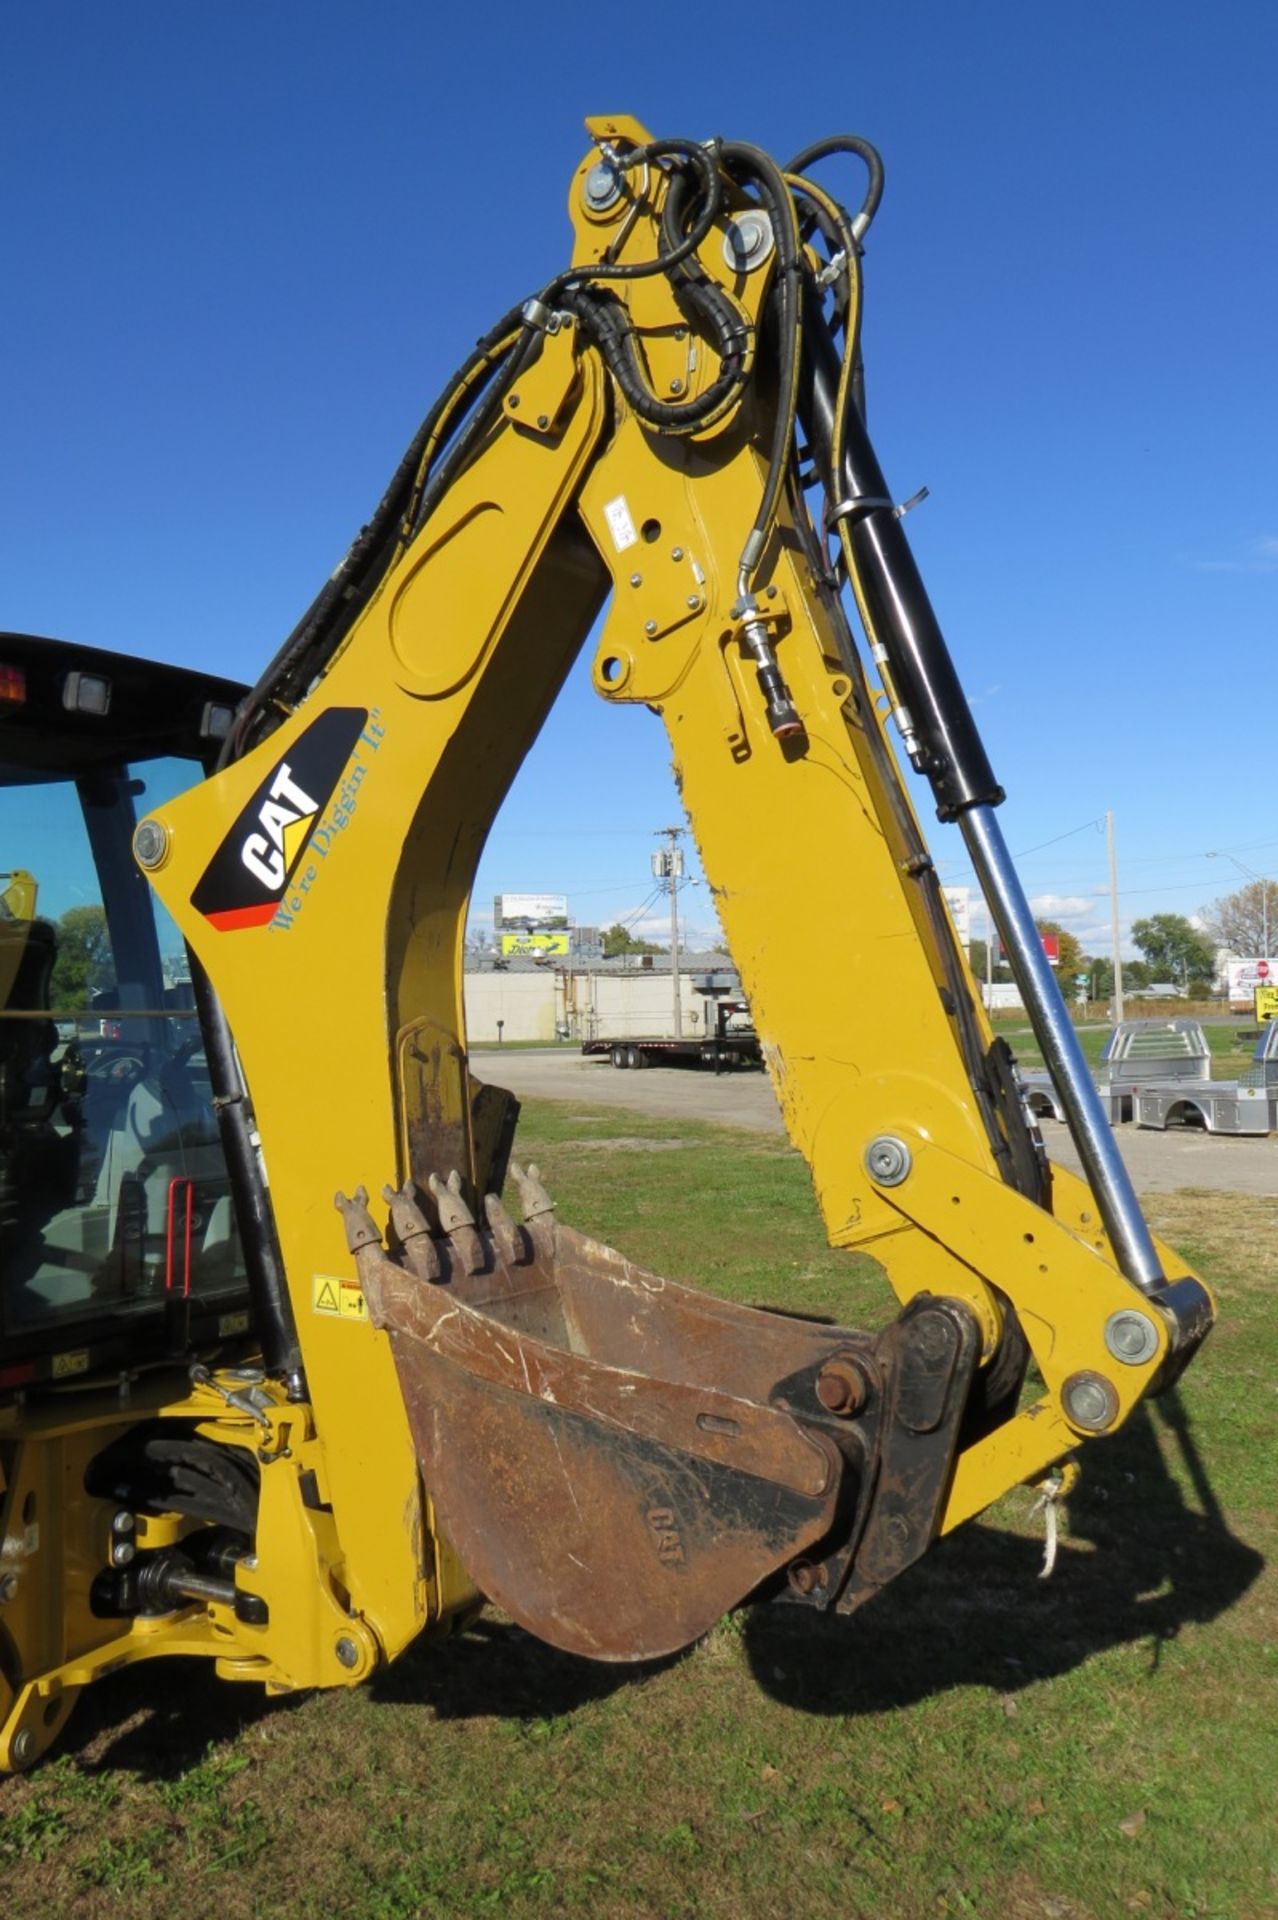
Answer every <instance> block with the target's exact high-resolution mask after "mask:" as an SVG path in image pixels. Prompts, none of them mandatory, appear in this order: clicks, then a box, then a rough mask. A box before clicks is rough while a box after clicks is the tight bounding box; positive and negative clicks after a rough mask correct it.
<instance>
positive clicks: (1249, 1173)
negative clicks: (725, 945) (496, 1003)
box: [475, 1047, 1278, 1196]
mask: <svg viewBox="0 0 1278 1920" xmlns="http://www.w3.org/2000/svg"><path fill="white" fill-rule="evenodd" d="M475 1072H476V1074H477V1075H478V1076H479V1078H480V1079H481V1080H494V1081H496V1082H497V1083H498V1084H499V1085H501V1086H505V1087H509V1088H510V1090H511V1092H512V1093H517V1094H519V1095H521V1096H527V1097H528V1098H538V1099H543V1100H581V1101H583V1102H591V1103H593V1104H594V1105H596V1106H609V1107H629V1108H631V1109H632V1111H634V1112H637V1113H656V1114H666V1115H668V1116H669V1117H670V1118H671V1119H672V1120H679V1119H684V1120H714V1121H718V1122H720V1123H721V1124H722V1125H724V1126H730V1127H747V1128H749V1129H751V1130H752V1131H754V1132H758V1133H780V1132H781V1130H782V1128H781V1115H780V1113H779V1111H778V1109H777V1103H776V1099H775V1097H774V1095H773V1092H772V1082H771V1081H770V1080H769V1079H768V1077H767V1075H766V1074H764V1073H725V1074H722V1075H719V1076H716V1075H714V1074H712V1073H702V1072H698V1071H697V1070H696V1069H695V1068H684V1067H650V1068H648V1069H647V1070H646V1071H645V1072H643V1073H618V1072H617V1070H616V1069H615V1067H613V1066H612V1064H611V1062H610V1061H609V1060H607V1059H606V1058H603V1059H589V1060H586V1059H583V1058H582V1056H581V1054H579V1053H578V1052H576V1050H575V1049H571V1048H568V1047H547V1048H546V1049H545V1050H544V1051H543V1050H542V1049H540V1048H527V1049H524V1048H511V1049H510V1050H509V1051H508V1052H507V1051H504V1050H500V1049H497V1048H476V1050H475ZM1043 1137H1044V1139H1045V1140H1046V1142H1047V1151H1048V1152H1049V1153H1050V1154H1051V1156H1052V1158H1053V1159H1054V1160H1059V1161H1060V1162H1061V1164H1062V1166H1067V1167H1073V1168H1075V1169H1076V1170H1077V1168H1078V1158H1077V1155H1076V1154H1075V1152H1074V1146H1073V1142H1072V1141H1071V1139H1070V1137H1069V1134H1068V1133H1067V1131H1066V1129H1065V1128H1064V1127H1063V1126H1062V1125H1061V1124H1060V1123H1059V1122H1058V1121H1055V1120H1045V1121H1044V1122H1043ZM1118 1141H1119V1146H1120V1148H1121V1150H1122V1155H1123V1158H1124V1160H1125V1161H1126V1162H1127V1165H1128V1168H1129V1169H1130V1171H1131V1176H1132V1180H1133V1182H1134V1183H1135V1185H1136V1188H1137V1190H1138V1192H1142V1193H1174V1192H1176V1191H1177V1190H1178V1189H1179V1188H1181V1187H1207V1188H1210V1189H1212V1190H1214V1191H1216V1192H1220V1193H1258V1194H1273V1195H1276V1196H1278V1135H1272V1136H1270V1137H1268V1138H1261V1139H1257V1140H1251V1139H1242V1138H1240V1139H1235V1140H1230V1139H1225V1138H1222V1137H1220V1136H1218V1135H1212V1134H1202V1133H1149V1132H1145V1131H1143V1130H1142V1129H1140V1128H1137V1127H1120V1128H1119V1129H1118Z"/></svg>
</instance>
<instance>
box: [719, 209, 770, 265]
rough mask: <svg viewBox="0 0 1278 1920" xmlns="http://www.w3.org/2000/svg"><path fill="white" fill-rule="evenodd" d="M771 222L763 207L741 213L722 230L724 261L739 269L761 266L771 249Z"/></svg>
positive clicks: (725, 263)
mask: <svg viewBox="0 0 1278 1920" xmlns="http://www.w3.org/2000/svg"><path fill="white" fill-rule="evenodd" d="M772 244H773V242H772V222H771V220H769V218H768V216H767V214H766V213H764V212H762V210H759V211H754V210H750V211H747V212H745V213H739V214H738V215H737V216H736V218H735V219H734V220H730V221H729V222H728V224H727V226H726V227H725V228H724V230H723V261H724V265H725V266H728V267H732V268H733V269H734V270H735V271H736V272H737V273H751V272H753V270H754V268H755V267H761V266H762V265H763V263H764V261H765V260H766V259H767V258H768V255H769V254H770V253H771V252H772Z"/></svg>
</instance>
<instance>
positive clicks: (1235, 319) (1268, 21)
mask: <svg viewBox="0 0 1278 1920" xmlns="http://www.w3.org/2000/svg"><path fill="white" fill-rule="evenodd" d="M441 12H442V10H437V9H433V8H427V7H423V6H413V7H410V6H397V5H387V6H377V5H375V4H370V5H366V6H362V7H355V6H336V5H330V4H324V0H311V3H310V4H306V5H303V4H301V0H278V3H275V4H272V0H259V3H258V4H256V5H254V6H252V7H250V6H248V5H245V4H240V0H227V3H226V4H223V5H221V6H219V7H217V8H205V9H201V10H198V11H197V10H196V9H193V8H176V7H173V6H171V5H169V6H164V7H161V6H159V5H154V4H147V3H146V0H139V3H138V4H130V5H128V6H126V7H121V8H114V9H107V8H103V7H100V6H94V7H90V6H88V5H85V4H81V0H71V4H65V5H60V6H58V7H57V8H42V9H39V8H24V9H21V10H18V11H17V12H14V13H11V15H10V18H9V20H8V22H7V25H6V35H5V38H6V79H7V85H6V87H5V112H4V115H3V126H2V127H0V145H2V147H3V156H4V164H3V180H2V182H0V195H2V196H3V201H4V234H5V252H6V268H7V271H6V275H5V280H6V292H5V295H4V299H3V302H0V370H2V371H0V396H2V397H0V442H2V444H3V447H4V459H3V461H2V462H0V494H2V496H3V498H2V502H0V621H2V622H3V623H4V624H6V625H8V626H10V627H13V628H18V629H24V630H28V631H34V632H44V633H50V634H55V635H59V636H62V637H70V638H78V639H81V640H84V641H86V642H90V643H92V644H94V645H97V646H104V647H115V648H120V649H122V650H124V651H126V652H132V653H140V654H155V655H163V656H167V657H171V658H174V659H177V660H180V661H183V662H188V663H191V664H196V665H206V666H210V667H216V668H217V669H218V670H219V671H222V672H226V673H233V674H238V675H241V676H243V677H245V678H252V677H253V675H254V674H255V672H256V670H257V669H258V668H259V667H260V665H261V664H262V663H263V662H264V661H265V659H266V658H267V657H268V655H269V654H270V652H271V651H272V650H273V648H274V647H275V645H276V644H277V643H278V641H279V639H280V638H281V636H282V635H283V634H284V633H285V632H286V631H287V629H288V628H289V627H290V626H291V625H292V623H293V620H294V619H295V617H296V615H297V613H298V611H299V610H300V609H301V607H302V606H304V605H305V604H306V602H307V601H309V599H310V598H311V596H312V594H313V593H314V591H315V590H316V588H317V587H318V585H319V583H320V582H321V580H322V579H323V578H324V577H325V575H326V574H327V573H328V572H329V570H330V569H331V567H332V566H333V564H334V563H335V561H336V560H337V559H338V558H339V557H340V555H341V553H342V552H343V551H344V550H345V548H346V546H347V544H348V542H349V540H350V538H351V536H352V535H353V533H354V532H355V530H356V529H357V527H358V526H359V524H360V523H361V521H362V520H363V519H364V518H365V517H366V516H367V514H368V512H369V511H370V510H371V507H372V506H373V504H374V502H375V500H376V498H377V496H378V495H379V493H380V491H381V488H382V485H383V482H384V481H385V479H386V477H387V476H388V474H389V472H390V469H391V467H392V466H393V464H394V462H395V461H396V459H397V458H398V456H399V453H400V451H401V449H402V447H403V445H404V444H405V442H406V441H407V440H408V438H409V436H410V435H411V433H412V431H413V429H414V427H415V426H416V423H417V421H418V419H419V418H420V416H421V414H422V413H423V412H424V411H425V409H426V407H427V405H428V404H429V402H430V400H431V399H432V398H433V397H434V395H435V393H436V392H437V390H438V389H439V387H440V386H441V385H442V384H443V382H444V380H445V379H446V378H447V376H448V374H449V373H450V372H451V370H452V369H453V367H454V366H455V365H456V364H457V362H458V361H459V360H460V359H461V358H462V356H463V355H464V353H465V352H466V351H467V349H468V347H469V345H470V343H471V342H472V341H473V340H474V338H475V337H476V336H477V335H478V334H479V333H480V332H481V331H483V330H484V329H485V327H486V326H487V325H488V324H489V323H490V322H491V320H492V319H493V318H495V317H496V316H497V315H498V314H499V313H501V312H503V311H504V310H505V309H506V307H508V306H509V305H510V304H511V302H512V301H513V300H514V299H516V298H518V297H519V296H520V295H522V294H523V293H525V292H527V291H529V290H531V289H532V288H533V287H535V286H537V285H539V284H540V283H541V282H543V281H544V280H545V279H546V278H547V277H548V275H549V274H550V272H551V271H552V270H553V269H554V268H555V267H557V266H558V265H560V264H562V263H563V261H564V260H565V258H566V250H567V247H568V241H569V234H568V226H567V221H566V217H565V213H564V200H565V194H566V188H567V181H568V177H569V174H570V173H571V171H572V169H573V167H574V166H575V164H576V162H577V160H578V158H579V157H580V154H581V152H582V151H583V149H584V145H585V142H584V136H583V135H582V133H581V126H580V123H581V119H582V116H583V115H584V114H586V113H588V112H609V111H629V112H633V113H635V114H637V115H638V116H639V117H640V118H641V119H643V120H645V121H646V122H647V123H648V125H649V126H651V127H652V128H653V129H654V131H656V132H658V133H677V134H684V135H693V136H698V137H704V136H706V135H708V134H711V133H724V134H728V135H732V136H736V137H742V138H749V139H752V140H756V141H758V142H760V143H761V144H763V145H765V146H767V147H770V148H771V149H772V150H773V151H775V152H777V153H778V154H780V155H781V156H782V157H785V156H787V155H788V154H789V153H790V152H792V151H794V150H795V149H796V148H797V147H799V146H800V145H803V144H806V143H807V142H808V141H809V140H811V139H814V138H816V137H817V136H818V135H821V134H823V133H826V132H829V131H833V130H837V129H850V130H855V131H858V132H861V133H864V134H866V135H868V136H869V137H870V138H871V139H873V140H874V141H875V142H876V143H877V144H878V145H879V147H880V148H881V149H882V151H883V154H884V157H885V160H886V167H887V191H886V194H885V198H884V203H883V207H882V209H881V211H880V214H879V218H878V220H877V222H876V224H875V227H874V230H873V233H872V235H871V242H870V249H869V257H868V261H867V301H868V306H867V315H866V329H865V331H866V343H865V344H866V358H867V365H868V377H869V402H870V421H871V426H872V429H873V432H874V436H875V440H876V444H877V446H878V449H879V453H880V455H881V457H882V459H883V462H884V465H885V467H886V469H887V472H888V475H889V478H890V480H891V483H892V485H893V487H894V488H895V490H896V491H897V493H898V494H899V495H901V496H904V495H907V494H909V493H912V492H913V491H914V490H915V489H916V488H917V487H918V486H919V485H921V484H923V483H926V484H927V485H928V486H929V487H930V489H931V498H930V499H929V500H928V501H927V503H926V504H925V505H924V506H923V507H922V508H921V509H920V510H919V511H918V512H917V513H915V514H913V515H912V516H911V520H910V532H911V536H912V538H913V541H914V545H915V548H916V551H917V553H918V556H919V559H920V562H921V565H922V567H923V570H924V574H925V577H926V578H927V580H928V583H929V587H930V589H931V592H932V597H933V600H934V602H935V604H936V606H937V609H938V611H939V613H940V616H941V620H942V623H943V625H944V627H945V629H946V632H947V634H948V636H949V639H950V643H951V646H952V649H953V651H954V653H955V655H956V657H957V659H958V661H959V663H960V668H961V671H962V673H963V676H964V679H965V681H966V684H967V686H968V688H969V691H970V693H971V694H972V696H973V699H974V701H975V703H976V710H977V713H978V717H979V719H980V721H981V724H982V727H983V728H984V730H985V733H986V737H987V741H988V744H989V747H990V751H991V756H992V758H993V760H994V763H995V766H996V768H997V770H998V772H999V774H1000V776H1001V778H1002V779H1003V781H1004V784H1005V785H1006V787H1007V789H1008V792H1009V796H1010V798H1009V801H1008V804H1007V807H1006V808H1005V810H1004V825H1005V830H1006V832H1007V834H1008V837H1009V840H1010V843H1011V845H1012V847H1013V848H1014V849H1017V850H1020V849H1031V848H1036V849H1038V851H1035V852H1032V853H1029V854H1028V856H1027V858H1026V859H1025V861H1024V864H1023V873H1024V877H1025V880H1026V883H1027V886H1028V888H1029V891H1030V893H1031V896H1032V897H1033V898H1034V899H1035V901H1036V902H1042V901H1048V902H1051V903H1053V905H1054V909H1055V911H1056V912H1057V913H1058V915H1059V917H1061V918H1063V919H1064V920H1065V922H1066V924H1067V925H1071V926H1073V927H1074V928H1075V929H1076V930H1077V931H1079V932H1080V934H1081V935H1082V937H1083V939H1084V944H1085V945H1089V946H1093V947H1094V948H1095V950H1096V951H1105V950H1107V948H1108V931H1107V928H1108V907H1107V903H1106V901H1105V900H1104V898H1103V897H1101V896H1102V895H1103V891H1104V888H1105V884H1106V863H1105V842H1104V835H1103V832H1101V831H1099V830H1098V829H1097V827H1096V826H1095V824H1094V823H1096V822H1098V821H1102V820H1103V816H1104V813H1105V811H1106V809H1107V808H1113V809H1114V812H1115V815H1116V818H1117V825H1118V844H1119V855H1120V869H1121V879H1122V886H1123V898H1124V917H1125V919H1128V920H1130V919H1131V918H1132V917H1135V916H1137V915H1140V914H1143V913H1149V912H1157V911H1163V910H1169V911H1174V912H1185V913H1192V912H1194V911H1195V910H1196V909H1198V908H1199V907H1200V906H1202V905H1203V904H1204V903H1205V902H1208V901H1210V900H1212V899H1213V898H1214V897H1216V896H1217V895H1218V894H1220V893H1222V892H1227V891H1231V890H1232V889H1233V887H1234V886H1236V885H1241V884H1242V883H1243V876H1242V875H1241V874H1240V873H1239V872H1238V870H1237V869H1236V868H1235V867H1234V866H1233V865H1232V864H1231V861H1230V860H1229V859H1228V858H1216V859H1214V860H1213V859H1208V858H1206V857H1205V856H1206V853H1207V850H1208V849H1229V850H1230V852H1231V853H1232V855H1233V856H1234V857H1235V858H1236V859H1238V860H1241V861H1242V862H1243V863H1244V865H1245V866H1247V867H1249V868H1252V869H1254V870H1255V871H1257V872H1268V873H1270V874H1274V875H1278V817H1276V815H1275V809H1274V803H1273V789H1274V776H1273V772H1272V757H1273V756H1272V729H1269V728H1267V727H1266V725H1265V720H1264V714H1265V712H1266V711H1267V712H1269V713H1272V711H1273V700H1272V694H1271V693H1270V691H1269V671H1268V663H1269V662H1270V661H1271V660H1272V657H1273V654H1274V651H1275V638H1276V635H1275V626H1276V621H1275V609H1276V605H1278V480H1276V472H1275V467H1276V461H1278V455H1276V453H1275V449H1276V448H1278V381H1276V380H1275V378H1274V368H1273V361H1274V349H1275V340H1276V338H1278V329H1276V327H1275V317H1274V316H1275V311H1276V309H1278V249H1276V248H1275V244H1274V215H1273V202H1274V188H1275V182H1276V178H1278V167H1276V165H1275V162H1276V161H1278V111H1276V107H1278V99H1276V94H1278V87H1276V84H1275V82H1276V76H1278V9H1276V8H1275V7H1274V6H1273V5H1272V4H1245V3H1243V0H1240V3H1239V4H1228V0H1226V3H1225V4H1220V5H1217V6H1216V7H1214V8H1212V9H1210V10H1207V9H1204V8H1203V7H1201V6H1189V5H1183V4H1177V3H1176V0H1161V3H1159V4H1154V3H1153V0H1150V3H1149V4H1122V0H1112V3H1111V4H1109V5H1106V6H1101V5H1081V6H1079V5H1075V6H1073V7H1069V8H1065V7H1061V6H1050V5H1025V4H1023V0H1022V4H1019V5H1008V4H1003V3H1002V0H991V3H990V4H975V3H973V0H969V3H968V4H961V3H960V0H952V3H951V4H949V5H940V4H931V3H929V0H919V3H917V4H915V5H913V6H910V7H908V8H906V7H896V8H891V7H882V6H876V7H873V8H871V7H866V6H856V5H848V6H844V7H841V8H839V9H835V10H830V11H829V12H828V13H825V12H821V11H818V10H817V9H815V8H813V9H810V10H806V11H804V12H800V11H799V10H790V11H789V12H788V13H785V12H782V11H781V10H778V9H777V8H775V7H768V8H765V7H762V6H758V5H755V4H754V3H753V0H742V3H741V4H739V5H737V6H734V7H732V8H726V7H714V8H707V9H705V10H703V11H698V10H697V9H696V8H695V7H692V6H689V5H688V4H687V0H682V3H681V4H679V5H677V6H676V5H668V4H664V0H663V3H661V4H655V5H649V6H647V7H645V8H643V9H639V10H635V9H630V10H615V11H611V12H610V11H609V10H606V9H599V8H593V9H586V8H580V7H568V6H562V5H560V6H556V5H551V6H548V7H542V8H537V9H531V8H529V9H516V8H514V7H513V6H510V5H508V4H506V0H492V3H490V5H489V6H488V7H486V8H485V9H484V10H483V11H482V14H481V13H480V12H479V11H478V10H474V11H472V10H467V9H455V10H450V11H449V13H448V15H447V17H446V18H445V17H441ZM676 809H677V803H676V801H675V798H674V793H673V787H672V784H671V781H670V776H669V771H668V766H667V755H666V751H665V745H664V736H663V735H662V734H661V732H660V729H659V726H658V724H657V723H656V722H655V721H654V720H653V719H652V718H651V716H649V715H647V714H646V713H643V712H638V713H635V712H630V711H620V712H613V711H609V710H606V709H604V708H603V706H602V704H601V703H600V702H598V701H597V700H596V699H595V697H594V695H593V694H592V693H591V691H590V688H589V686H588V683H587V681H586V679H585V676H584V674H583V673H579V674H578V675H577V676H576V678H575V679H574V681H573V683H572V684H571V685H570V687H569V688H568V689H567V691H566V694H565V697H564V700H563V701H562V702H561V705H560V708H559V710H557V712H556V714H555V715H554V716H553V717H552V720H551V722H550V723H549V725H548V728H547V731H546V733H545V735H544V736H543V739H542V741H541V742H540V743H539V746H538V749H537V750H536V752H535V753H534V755H533V756H532V758H531V760H530V762H529V764H528V766H527V767H526V769H525V771H524V774H523V775H522V776H521V778H520V780H519V782H518V784H517V786H516V788H515V790H514V792H513V793H512V795H511V798H510V800H509V801H508V803H507V806H506V808H505V810H504V812H503V814H502V816H501V818H500V820H499V821H498V823H497V826H496V829H495V831H494V834H493V837H492V840H491V842H490V846H489V849H488V852H487V854H486V856H485V860H484V863H483V866H482V868H481V872H480V876H479V880H478V883H477V887H476V905H477V907H479V908H485V909H486V908H487V906H488V904H489V902H490V899H491V895H492V894H493V892H494V891H497V890H501V889H511V890H542V889H545V890H552V891H560V892H566V893H568V894H569V896H570V901H571V905H572V908H573V910H574V912H575V914H576V916H577V918H579V919H580V920H582V921H600V920H601V921H605V922H607V921H611V920H613V919H615V918H617V917H618V916H620V915H622V914H633V913H635V912H636V911H638V910H640V909H642V906H643V902H644V900H645V897H646V895H647V894H648V891H649V886H650V882H649V880H648V861H649V854H650V851H651V849H652V847H653V846H654V844H655V842H654V840H653V838H652V834H653V830H654V829H655V828H658V827H661V826H663V825H665V824H666V823H667V821H668V820H670V819H673V818H676V817H677V810H676ZM925 812H926V814H927V817H929V818H930V809H925ZM583 822H588V823H589V824H588V826H587V825H583V824H581V823H583ZM1076 830H1077V831H1076ZM1062 836H1064V837H1062ZM1046 842H1052V844H1051V845H1044V844H1043V843H1046ZM937 852H938V857H939V858H940V859H941V860H942V862H943V863H944V868H943V871H944V875H945V878H946V879H947V881H953V882H962V881H963V880H964V879H965V878H966V877H967V876H966V873H965V871H964V869H963V859H962V850H961V847H959V846H958V845H957V843H956V842H955V840H954V836H953V835H952V834H950V833H946V834H938V836H937ZM703 900H704V894H703V893H702V892H699V891H698V890H697V889H689V891H688V893H687V895H686V896H685V912H686V917H687V920H688V922H689V931H690V933H692V934H693V935H694V936H695V935H697V934H698V933H700V932H704V931H706V930H708V929H709V927H710V926H711V924H712V923H711V921H710V918H709V915H708V913H707V912H706V909H705V908H704V906H703V905H702V904H701V903H702V902H703ZM1049 910H1051V909H1050V908H1049ZM655 911H656V925H657V927H658V929H659V927H660V925H661V921H662V915H661V912H660V908H659V904H658V907H657V909H656V910H655ZM813 931H814V938H818V939H819V929H818V928H815V927H814V930H813Z"/></svg>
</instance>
